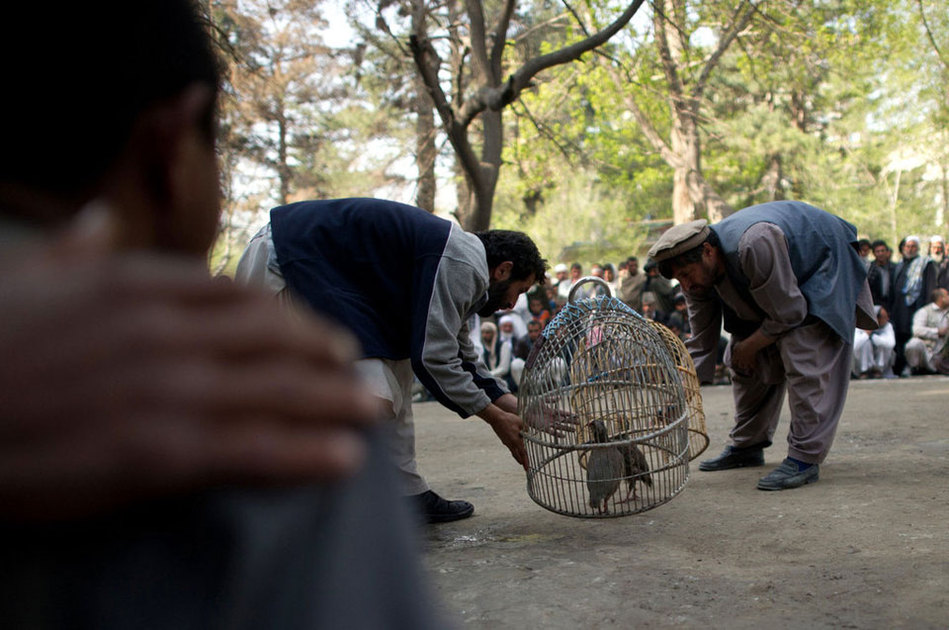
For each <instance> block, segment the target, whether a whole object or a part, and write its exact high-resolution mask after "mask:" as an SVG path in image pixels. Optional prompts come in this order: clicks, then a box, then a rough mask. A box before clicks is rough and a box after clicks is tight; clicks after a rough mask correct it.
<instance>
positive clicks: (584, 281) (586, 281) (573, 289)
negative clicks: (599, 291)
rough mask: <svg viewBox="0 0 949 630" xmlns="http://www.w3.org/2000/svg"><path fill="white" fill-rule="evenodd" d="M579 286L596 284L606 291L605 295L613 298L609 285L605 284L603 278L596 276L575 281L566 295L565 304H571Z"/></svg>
mask: <svg viewBox="0 0 949 630" xmlns="http://www.w3.org/2000/svg"><path fill="white" fill-rule="evenodd" d="M581 284H598V285H600V286H602V287H603V288H604V289H606V294H607V295H608V296H610V297H614V296H613V291H612V290H611V289H610V285H608V284H607V283H606V280H604V279H603V278H597V277H596V276H583V277H582V278H580V279H579V280H577V281H576V282H575V283H574V285H573V286H572V287H570V293H569V294H567V302H569V303H570V304H573V302H574V299H573V298H574V296H575V295H576V294H577V289H579V288H580V285H581Z"/></svg>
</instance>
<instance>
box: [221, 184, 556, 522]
mask: <svg viewBox="0 0 949 630" xmlns="http://www.w3.org/2000/svg"><path fill="white" fill-rule="evenodd" d="M546 269H547V263H546V261H545V260H544V259H543V258H541V256H540V253H539V251H538V250H537V247H536V245H534V243H533V242H532V241H531V240H530V238H528V237H527V236H526V235H524V234H522V233H520V232H510V231H504V230H489V231H486V232H481V233H478V234H472V233H468V232H465V231H463V230H462V229H461V228H459V227H458V226H457V225H455V224H453V223H452V222H450V221H447V220H445V219H441V218H438V217H436V216H434V215H432V214H431V213H428V212H426V211H424V210H421V209H419V208H415V207H412V206H408V205H404V204H400V203H396V202H392V201H384V200H378V199H336V200H326V201H308V202H302V203H296V204H291V205H287V206H282V207H279V208H274V209H273V210H271V212H270V223H269V224H268V225H267V226H265V227H264V228H263V229H262V230H261V231H260V232H259V233H258V234H257V235H255V236H254V238H253V239H252V240H251V242H250V244H249V245H248V247H247V250H246V251H245V252H244V255H243V256H242V257H241V261H240V263H239V264H238V268H237V275H236V279H237V281H238V282H240V283H244V284H248V285H258V286H263V287H266V288H267V289H269V290H270V291H272V292H273V293H275V294H278V295H282V296H283V297H284V298H287V299H289V300H291V301H294V300H302V302H304V303H306V304H307V305H309V306H310V307H312V308H314V309H316V310H317V311H319V312H321V313H323V314H326V315H329V316H330V317H331V318H332V319H335V320H336V321H338V322H339V323H341V324H343V325H345V326H347V327H349V328H350V329H351V330H352V331H353V332H355V334H356V336H357V338H358V339H359V341H360V343H361V344H362V356H363V359H362V360H361V361H359V362H357V367H358V369H359V371H360V373H361V374H362V375H363V376H364V377H365V379H366V381H367V382H368V383H369V384H370V387H371V388H372V390H373V392H374V393H375V394H376V396H378V397H379V398H382V399H384V400H385V401H387V403H388V406H387V412H388V413H389V414H390V416H391V420H392V423H393V425H394V427H395V439H394V440H393V451H394V457H395V461H396V465H397V466H398V468H399V470H400V473H401V477H402V485H403V489H404V492H405V494H406V495H409V496H412V497H413V500H414V501H415V502H416V503H417V507H418V509H419V510H420V511H421V513H422V514H423V516H424V517H425V518H426V519H427V520H428V521H429V522H445V521H453V520H457V519H461V518H466V517H468V516H470V515H471V514H472V513H473V512H474V507H473V506H472V505H471V504H470V503H468V502H467V501H446V500H444V499H442V498H441V497H440V496H438V495H437V494H436V493H434V492H433V491H432V490H430V489H429V486H428V483H427V482H426V481H425V479H424V478H423V477H422V476H421V474H419V472H418V468H417V465H416V460H415V427H414V422H413V419H412V382H413V378H412V375H413V371H414V374H415V375H416V376H417V377H418V378H419V380H420V381H421V382H422V384H423V385H424V386H425V387H426V388H427V389H428V391H429V392H431V393H432V395H433V396H435V398H436V399H437V400H438V401H439V402H441V403H442V404H443V405H445V406H446V407H447V408H449V409H451V410H452V411H455V412H456V413H458V414H459V415H461V416H462V417H468V416H471V415H477V416H479V417H480V418H482V419H483V420H485V421H486V422H487V423H488V424H489V425H491V428H492V429H494V432H495V433H496V434H497V436H498V437H499V438H500V439H501V442H502V443H504V445H505V446H507V447H508V448H509V449H510V451H511V454H512V455H513V456H514V459H515V460H517V462H518V463H519V464H521V465H522V466H526V465H527V451H526V449H525V447H524V442H523V439H522V438H521V435H520V430H521V427H522V423H521V419H520V418H519V417H518V416H517V398H516V397H515V396H514V395H513V394H511V393H510V392H509V391H508V389H507V387H506V386H505V385H504V383H502V382H500V381H498V380H497V379H495V378H494V377H492V376H491V375H490V374H489V373H488V371H487V369H486V368H485V367H484V365H483V364H481V363H480V362H479V360H478V355H477V352H476V351H475V350H474V347H473V346H472V344H471V341H470V337H469V332H468V326H467V321H468V318H469V317H470V316H471V315H473V314H474V313H478V314H480V315H482V316H484V317H487V316H490V315H492V314H493V313H494V312H496V311H498V310H500V309H507V308H512V307H513V306H514V304H515V302H516V301H517V297H518V296H519V295H520V294H521V293H524V292H525V291H527V290H528V289H529V288H530V287H531V286H533V285H534V283H536V282H537V281H538V280H541V279H543V278H544V274H545V271H546Z"/></svg>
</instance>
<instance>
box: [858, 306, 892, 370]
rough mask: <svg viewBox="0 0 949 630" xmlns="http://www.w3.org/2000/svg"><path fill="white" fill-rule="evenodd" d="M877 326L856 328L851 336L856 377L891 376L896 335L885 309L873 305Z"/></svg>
mask: <svg viewBox="0 0 949 630" xmlns="http://www.w3.org/2000/svg"><path fill="white" fill-rule="evenodd" d="M873 308H874V310H875V312H876V315H877V324H878V326H879V327H878V328H877V329H876V330H864V329H863V328H857V329H856V331H854V338H853V375H854V376H855V377H856V378H860V379H864V378H880V377H883V378H893V377H894V376H895V374H893V360H894V359H895V358H896V335H895V334H894V333H893V326H892V325H890V318H889V316H888V315H887V313H886V309H884V308H883V307H882V306H879V305H877V306H874V307H873Z"/></svg>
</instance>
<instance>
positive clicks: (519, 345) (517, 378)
mask: <svg viewBox="0 0 949 630" xmlns="http://www.w3.org/2000/svg"><path fill="white" fill-rule="evenodd" d="M543 330H544V327H543V325H542V324H541V323H540V322H539V321H537V320H534V321H532V322H529V323H528V324H527V334H526V335H525V336H523V337H521V338H520V339H518V340H517V341H515V342H514V358H513V359H512V360H511V376H512V377H513V378H514V382H515V383H517V385H518V387H520V384H521V376H523V375H524V365H525V363H526V362H527V357H529V356H530V353H531V350H533V349H534V344H535V343H537V340H538V339H540V335H541V332H543Z"/></svg>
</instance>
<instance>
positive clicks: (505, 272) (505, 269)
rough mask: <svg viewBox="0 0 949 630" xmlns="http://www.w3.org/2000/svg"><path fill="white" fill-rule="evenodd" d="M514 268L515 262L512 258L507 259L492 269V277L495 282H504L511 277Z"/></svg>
mask: <svg viewBox="0 0 949 630" xmlns="http://www.w3.org/2000/svg"><path fill="white" fill-rule="evenodd" d="M513 269H514V263H513V262H511V261H510V260H505V261H504V262H502V263H499V264H498V266H497V267H495V268H494V269H492V270H491V279H492V280H494V281H495V282H504V281H505V280H508V279H509V278H510V277H511V271H513Z"/></svg>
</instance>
